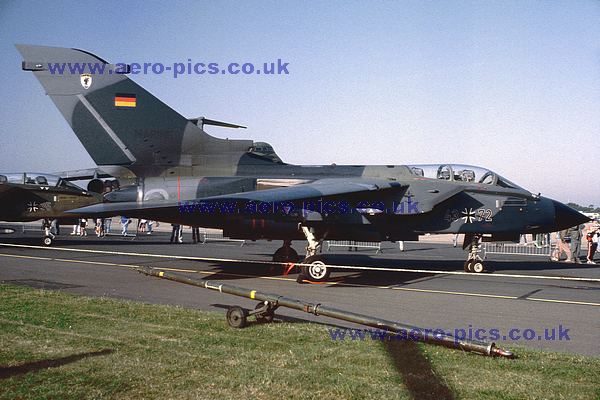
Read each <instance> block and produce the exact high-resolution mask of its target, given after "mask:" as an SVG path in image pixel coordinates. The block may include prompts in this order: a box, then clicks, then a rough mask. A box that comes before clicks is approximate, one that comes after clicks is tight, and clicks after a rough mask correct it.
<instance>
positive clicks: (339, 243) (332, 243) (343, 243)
mask: <svg viewBox="0 0 600 400" xmlns="http://www.w3.org/2000/svg"><path fill="white" fill-rule="evenodd" d="M332 247H347V248H348V251H352V250H354V251H357V250H358V249H359V248H361V249H375V254H377V253H379V252H381V242H356V241H354V240H328V241H327V251H329V249H330V248H332Z"/></svg>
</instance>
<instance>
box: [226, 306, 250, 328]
mask: <svg viewBox="0 0 600 400" xmlns="http://www.w3.org/2000/svg"><path fill="white" fill-rule="evenodd" d="M226 317H227V323H228V324H229V326H231V327H232V328H238V329H239V328H243V327H245V326H246V325H247V323H248V312H247V311H246V310H244V309H243V308H242V307H238V306H233V307H230V308H229V309H228V310H227V316H226Z"/></svg>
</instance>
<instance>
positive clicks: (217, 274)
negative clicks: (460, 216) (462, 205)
mask: <svg viewBox="0 0 600 400" xmlns="http://www.w3.org/2000/svg"><path fill="white" fill-rule="evenodd" d="M265 259H268V257H267V255H265ZM198 263H203V262H202V261H198ZM327 263H328V264H332V265H356V266H361V267H362V266H364V267H378V268H386V267H387V268H406V269H422V270H432V271H434V270H435V271H449V272H454V271H463V263H464V262H463V261H462V260H439V259H435V260H423V259H419V260H410V259H389V258H388V259H380V258H377V257H376V256H368V255H357V254H337V255H336V254H328V255H327ZM488 265H489V266H490V267H492V268H494V269H495V271H496V272H499V273H503V272H504V273H511V272H513V271H542V270H544V271H549V270H550V271H556V272H555V273H558V274H560V271H568V270H570V269H578V268H582V266H581V265H577V264H567V263H559V262H549V261H546V260H545V259H544V260H541V259H539V260H531V261H520V260H515V261H492V260H489V261H488ZM211 267H212V268H213V271H214V274H211V275H210V276H207V277H206V278H205V279H206V280H242V279H250V278H257V277H263V276H274V277H277V276H282V275H283V274H282V271H283V267H281V266H274V265H268V264H264V265H263V264H260V263H259V264H247V263H243V262H240V263H225V262H221V263H212V264H211ZM298 272H299V271H298V268H294V269H293V270H292V271H291V272H290V278H295V277H296V276H297V273H298ZM473 275H476V274H473ZM483 275H486V274H483ZM426 278H432V279H433V278H434V276H433V275H432V274H428V273H421V272H396V271H389V272H387V271H353V270H344V271H334V272H333V274H332V277H331V278H330V279H329V280H328V282H330V283H335V285H334V286H337V287H343V286H345V285H346V284H347V285H367V286H393V285H403V284H407V283H412V282H413V281H415V280H423V279H426Z"/></svg>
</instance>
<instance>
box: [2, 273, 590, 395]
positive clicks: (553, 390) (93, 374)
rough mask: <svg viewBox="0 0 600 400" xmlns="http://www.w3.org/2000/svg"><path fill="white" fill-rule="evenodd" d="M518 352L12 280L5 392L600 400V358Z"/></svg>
mask: <svg viewBox="0 0 600 400" xmlns="http://www.w3.org/2000/svg"><path fill="white" fill-rule="evenodd" d="M517 354H518V356H519V358H518V359H517V360H506V359H497V358H486V357H482V356H479V355H474V354H468V353H463V352H460V351H456V350H449V349H445V348H441V347H438V346H431V345H423V344H421V343H414V342H399V341H397V342H394V341H391V342H385V341H384V342H381V341H372V340H365V341H332V340H331V339H330V337H329V334H328V332H327V329H326V327H325V326H323V325H319V324H311V323H291V322H280V323H272V324H260V325H259V324H253V325H251V326H249V327H248V328H245V329H243V330H235V329H232V328H229V327H228V326H227V324H226V322H225V318H224V316H223V314H221V313H208V312H199V311H196V310H190V309H183V308H178V307H169V306H156V305H149V304H141V303H134V302H125V301H117V300H110V299H92V298H87V297H81V296H74V295H69V294H64V293H60V292H54V291H43V290H34V289H30V288H26V287H18V286H10V285H0V399H18V398H23V399H37V398H53V399H85V398H90V399H91V398H93V399H98V398H117V399H149V398H157V399H188V398H206V399H214V398H223V399H231V398H240V399H241V398H259V399H286V398H319V399H320V400H322V399H343V398H356V399H363V398H390V399H396V398H398V399H410V398H415V399H424V398H434V399H444V398H464V399H523V398H539V399H551V398H557V399H567V398H568V399H594V398H595V399H600V359H599V358H591V357H584V356H577V355H565V354H556V353H544V352H539V351H531V350H525V349H522V348H517Z"/></svg>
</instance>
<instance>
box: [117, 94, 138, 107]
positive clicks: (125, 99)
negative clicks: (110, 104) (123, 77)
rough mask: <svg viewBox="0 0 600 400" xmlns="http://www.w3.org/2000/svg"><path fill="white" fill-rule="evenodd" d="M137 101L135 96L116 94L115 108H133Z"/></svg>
mask: <svg viewBox="0 0 600 400" xmlns="http://www.w3.org/2000/svg"><path fill="white" fill-rule="evenodd" d="M136 106H137V100H136V97H135V94H126V93H117V94H115V107H128V108H135V107H136Z"/></svg>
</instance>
